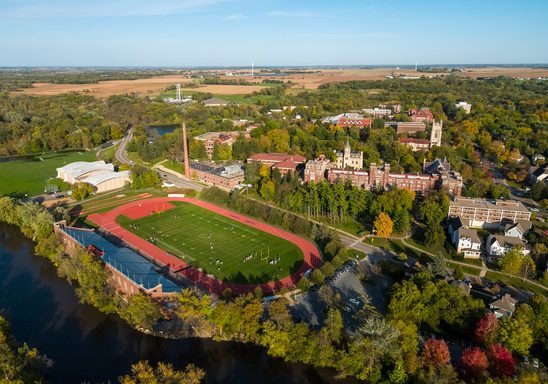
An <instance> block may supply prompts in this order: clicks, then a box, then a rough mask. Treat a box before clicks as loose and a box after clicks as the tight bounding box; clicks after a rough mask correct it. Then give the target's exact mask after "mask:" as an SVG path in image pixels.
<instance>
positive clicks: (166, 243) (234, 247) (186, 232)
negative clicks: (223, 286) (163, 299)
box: [117, 202, 304, 283]
mask: <svg viewBox="0 0 548 384" xmlns="http://www.w3.org/2000/svg"><path fill="white" fill-rule="evenodd" d="M172 204H173V205H175V208H172V209H168V210H166V211H164V212H161V213H153V214H151V215H149V216H145V217H142V218H139V219H136V220H131V219H129V218H128V217H126V216H119V217H118V219H117V221H118V223H119V224H120V225H121V226H122V227H124V228H125V229H126V230H129V231H131V232H133V233H134V234H136V235H137V236H139V237H142V238H144V239H145V240H147V241H149V242H150V243H152V244H155V245H156V246H158V247H160V248H162V249H163V250H165V251H167V252H169V253H171V254H173V255H174V256H177V257H179V258H180V259H182V260H183V261H185V262H186V263H188V264H190V265H192V266H194V267H196V268H201V269H202V270H203V271H204V272H205V273H208V274H212V275H214V276H215V277H217V278H219V279H221V280H223V281H225V282H233V283H264V282H267V281H272V280H278V279H280V278H283V277H286V276H289V275H290V274H292V273H293V272H295V271H296V270H297V269H298V268H299V267H300V266H301V264H302V263H303V256H304V255H303V253H302V251H301V250H300V249H299V247H297V245H295V244H293V243H292V242H290V241H287V240H284V239H282V238H279V237H277V236H274V235H272V234H270V233H266V232H263V231H260V230H258V229H256V228H253V227H251V226H248V225H246V224H243V223H240V222H238V221H235V220H232V219H230V218H228V217H225V216H222V215H219V214H217V213H214V212H212V211H209V210H207V209H205V208H202V207H198V206H196V205H194V204H190V203H185V202H172Z"/></svg>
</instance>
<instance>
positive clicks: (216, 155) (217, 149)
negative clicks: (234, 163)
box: [213, 144, 232, 161]
mask: <svg viewBox="0 0 548 384" xmlns="http://www.w3.org/2000/svg"><path fill="white" fill-rule="evenodd" d="M230 159H232V147H231V146H230V145H229V144H215V145H214V146H213V160H215V161H226V160H230Z"/></svg>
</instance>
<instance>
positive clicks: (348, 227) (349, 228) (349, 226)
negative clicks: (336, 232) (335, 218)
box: [313, 217, 365, 235]
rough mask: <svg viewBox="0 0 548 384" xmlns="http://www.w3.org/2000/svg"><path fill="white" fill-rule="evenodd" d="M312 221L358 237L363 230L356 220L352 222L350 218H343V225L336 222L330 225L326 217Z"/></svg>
mask: <svg viewBox="0 0 548 384" xmlns="http://www.w3.org/2000/svg"><path fill="white" fill-rule="evenodd" d="M313 219H314V220H317V221H319V222H321V223H324V224H327V225H330V226H331V227H333V228H337V229H340V230H341V231H344V232H346V233H350V234H352V235H358V234H359V233H361V232H362V231H363V230H364V229H365V228H364V227H363V225H362V224H361V223H359V222H358V221H357V220H354V219H353V218H352V217H347V218H345V221H344V223H339V222H337V223H334V224H332V223H331V222H330V221H329V220H328V219H327V218H326V217H319V218H313Z"/></svg>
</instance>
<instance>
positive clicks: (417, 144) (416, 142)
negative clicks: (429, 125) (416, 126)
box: [398, 137, 430, 152]
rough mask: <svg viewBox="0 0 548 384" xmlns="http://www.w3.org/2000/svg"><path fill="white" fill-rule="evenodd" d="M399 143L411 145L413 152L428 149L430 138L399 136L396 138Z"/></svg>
mask: <svg viewBox="0 0 548 384" xmlns="http://www.w3.org/2000/svg"><path fill="white" fill-rule="evenodd" d="M398 142H399V143H400V144H404V145H406V146H408V147H411V150H412V151H413V152H417V151H428V150H429V149H430V140H428V139H413V138H408V137H400V138H399V139H398Z"/></svg>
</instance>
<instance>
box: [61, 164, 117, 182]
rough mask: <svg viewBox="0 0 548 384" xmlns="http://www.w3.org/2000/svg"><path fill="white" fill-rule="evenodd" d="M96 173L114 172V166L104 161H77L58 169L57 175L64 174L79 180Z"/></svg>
mask: <svg viewBox="0 0 548 384" xmlns="http://www.w3.org/2000/svg"><path fill="white" fill-rule="evenodd" d="M95 171H114V165H112V164H106V163H105V162H104V161H103V160H99V161H77V162H75V163H70V164H67V165H65V166H63V167H60V168H57V173H58V174H59V173H63V174H64V175H65V176H67V177H70V178H73V179H77V178H79V177H81V176H83V175H85V174H86V173H90V172H95Z"/></svg>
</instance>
